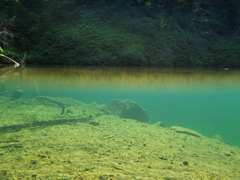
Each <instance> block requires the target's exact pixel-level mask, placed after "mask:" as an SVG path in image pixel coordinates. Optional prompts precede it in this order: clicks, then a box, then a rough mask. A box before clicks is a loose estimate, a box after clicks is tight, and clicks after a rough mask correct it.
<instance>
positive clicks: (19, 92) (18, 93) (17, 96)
mask: <svg viewBox="0 0 240 180" xmlns="http://www.w3.org/2000/svg"><path fill="white" fill-rule="evenodd" d="M22 94H23V91H22V89H21V88H19V87H17V88H16V89H15V91H14V92H13V94H12V97H11V100H17V99H20V98H21V97H22Z"/></svg>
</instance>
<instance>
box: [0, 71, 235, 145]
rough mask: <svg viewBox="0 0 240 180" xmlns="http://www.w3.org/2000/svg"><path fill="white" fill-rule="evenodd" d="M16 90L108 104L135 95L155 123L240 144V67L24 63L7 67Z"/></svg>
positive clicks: (4, 77) (5, 76) (5, 75)
mask: <svg viewBox="0 0 240 180" xmlns="http://www.w3.org/2000/svg"><path fill="white" fill-rule="evenodd" d="M0 75H1V82H2V83H4V84H5V86H6V87H7V90H8V92H7V93H6V94H5V96H9V97H10V96H11V94H12V93H13V91H14V89H15V88H16V87H20V88H21V89H22V90H23V97H22V98H31V97H32V94H33V92H34V88H38V89H39V95H41V96H52V97H71V98H74V99H77V100H80V101H83V102H85V103H92V102H97V103H99V104H105V103H108V102H109V101H111V100H112V99H130V100H134V101H136V102H137V103H139V104H140V105H142V106H143V107H144V108H145V109H146V110H147V112H148V113H149V116H150V123H154V122H157V121H162V122H163V123H164V124H165V125H166V126H172V125H176V126H182V127H186V128H191V129H194V130H196V131H198V132H200V133H202V134H204V135H206V136H213V135H221V137H222V138H223V139H224V140H225V141H226V142H229V143H231V144H234V145H238V146H240V138H239V134H238V133H239V129H240V109H239V108H240V71H238V70H228V71H225V70H184V69H161V68H69V67H68V68H18V69H11V70H5V71H2V72H1V74H0Z"/></svg>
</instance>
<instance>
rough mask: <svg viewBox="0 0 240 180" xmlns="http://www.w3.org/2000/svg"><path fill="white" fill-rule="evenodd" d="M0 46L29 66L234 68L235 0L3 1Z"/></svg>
mask: <svg viewBox="0 0 240 180" xmlns="http://www.w3.org/2000/svg"><path fill="white" fill-rule="evenodd" d="M0 53H2V54H5V55H8V56H10V57H12V58H14V59H15V60H17V61H19V62H21V61H24V63H26V64H29V65H106V66H107V65H117V66H118V65H126V66H132V65H139V66H154V65H158V66H163V67H229V68H238V67H240V1H239V0H218V1H211V0H19V1H18V0H12V1H11V0H8V1H7V0H1V1H0Z"/></svg>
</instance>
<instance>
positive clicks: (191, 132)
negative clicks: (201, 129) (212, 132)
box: [170, 126, 202, 138]
mask: <svg viewBox="0 0 240 180" xmlns="http://www.w3.org/2000/svg"><path fill="white" fill-rule="evenodd" d="M170 129H172V130H174V131H176V132H177V133H183V134H187V135H191V136H194V137H197V138H200V137H202V134H200V133H198V132H197V131H194V130H192V129H188V128H183V127H179V126H172V127H171V128H170Z"/></svg>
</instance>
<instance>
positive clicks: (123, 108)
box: [107, 99, 149, 122]
mask: <svg viewBox="0 0 240 180" xmlns="http://www.w3.org/2000/svg"><path fill="white" fill-rule="evenodd" d="M107 108H108V110H109V111H110V112H111V113H112V114H115V115H118V116H119V117H121V118H129V119H135V120H137V121H141V122H148V121H149V117H148V113H147V111H146V110H145V109H144V108H143V107H142V106H140V105H139V104H137V103H136V102H134V101H131V100H119V99H115V100H112V101H111V102H110V103H109V104H107Z"/></svg>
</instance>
